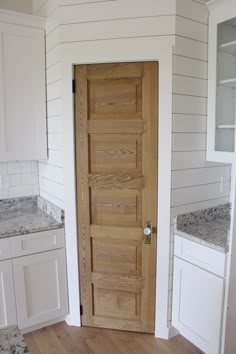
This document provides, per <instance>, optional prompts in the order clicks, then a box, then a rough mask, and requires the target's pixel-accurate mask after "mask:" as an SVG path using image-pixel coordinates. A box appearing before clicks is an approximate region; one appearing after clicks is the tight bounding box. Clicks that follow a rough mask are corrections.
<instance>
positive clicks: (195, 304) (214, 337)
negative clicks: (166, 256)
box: [172, 240, 224, 354]
mask: <svg viewBox="0 0 236 354" xmlns="http://www.w3.org/2000/svg"><path fill="white" fill-rule="evenodd" d="M186 242H187V245H189V242H191V241H188V240H186ZM177 244H178V242H177ZM193 244H194V243H193ZM201 247H204V246H201ZM204 248H205V247H204ZM176 251H177V247H176ZM209 252H212V250H211V249H209ZM216 253H218V252H217V251H216ZM175 254H176V253H175ZM206 265H207V266H208V264H207V263H206ZM223 300H224V278H222V277H220V276H219V275H215V274H213V273H211V272H209V271H207V270H206V269H203V268H201V267H199V266H197V265H195V264H191V263H189V262H188V261H186V260H184V259H181V258H179V257H177V256H176V255H175V257H174V283H173V308H172V324H173V326H174V327H175V328H177V329H178V330H179V332H180V333H181V334H182V335H183V336H184V337H186V338H187V339H189V340H190V341H191V342H192V343H194V344H195V345H196V346H198V347H199V348H200V349H201V350H202V351H204V352H205V353H207V354H219V353H220V346H221V331H222V313H223Z"/></svg>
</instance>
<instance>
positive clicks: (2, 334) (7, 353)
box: [0, 326, 30, 354]
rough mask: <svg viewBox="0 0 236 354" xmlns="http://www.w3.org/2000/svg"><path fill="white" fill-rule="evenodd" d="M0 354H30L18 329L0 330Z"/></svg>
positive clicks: (14, 327)
mask: <svg viewBox="0 0 236 354" xmlns="http://www.w3.org/2000/svg"><path fill="white" fill-rule="evenodd" d="M0 353H1V354H30V352H29V350H28V348H27V346H26V344H25V341H24V338H23V336H22V334H21V333H20V331H19V329H18V327H16V326H11V327H8V328H4V329H1V330H0Z"/></svg>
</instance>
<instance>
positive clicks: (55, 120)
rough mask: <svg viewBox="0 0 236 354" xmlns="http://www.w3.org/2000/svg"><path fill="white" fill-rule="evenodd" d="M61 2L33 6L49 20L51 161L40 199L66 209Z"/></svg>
mask: <svg viewBox="0 0 236 354" xmlns="http://www.w3.org/2000/svg"><path fill="white" fill-rule="evenodd" d="M57 10H58V1H57V0H48V1H45V0H37V1H34V2H33V11H34V14H35V15H38V16H44V17H47V18H48V20H47V25H46V80H47V126H48V157H49V158H48V160H47V161H39V184H40V195H41V196H43V197H44V198H46V199H48V200H50V201H51V202H52V203H54V204H56V205H58V206H59V207H61V208H63V207H64V175H63V128H62V126H63V124H62V107H61V57H60V52H59V36H58V14H57Z"/></svg>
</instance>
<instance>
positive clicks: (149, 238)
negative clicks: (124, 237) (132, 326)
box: [143, 221, 152, 244]
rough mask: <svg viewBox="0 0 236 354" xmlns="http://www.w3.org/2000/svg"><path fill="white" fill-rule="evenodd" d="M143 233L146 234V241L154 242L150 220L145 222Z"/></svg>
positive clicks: (146, 242)
mask: <svg viewBox="0 0 236 354" xmlns="http://www.w3.org/2000/svg"><path fill="white" fill-rule="evenodd" d="M143 234H144V243H145V244H151V243H152V223H151V222H150V221H147V222H146V223H145V226H144V229H143Z"/></svg>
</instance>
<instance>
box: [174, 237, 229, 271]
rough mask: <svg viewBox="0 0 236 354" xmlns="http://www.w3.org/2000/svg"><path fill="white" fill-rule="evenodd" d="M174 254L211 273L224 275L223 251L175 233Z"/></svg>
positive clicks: (224, 257)
mask: <svg viewBox="0 0 236 354" xmlns="http://www.w3.org/2000/svg"><path fill="white" fill-rule="evenodd" d="M174 254H175V256H177V257H179V258H182V259H184V260H186V261H187V262H190V263H192V264H194V265H196V266H198V267H201V268H203V269H205V270H207V271H209V272H211V273H213V274H216V275H218V276H220V277H224V276H225V265H226V254H225V253H222V252H219V251H216V250H214V249H211V248H209V247H207V246H203V245H200V244H198V243H196V242H193V241H190V240H187V239H185V238H183V237H180V236H177V235H175V248H174Z"/></svg>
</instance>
